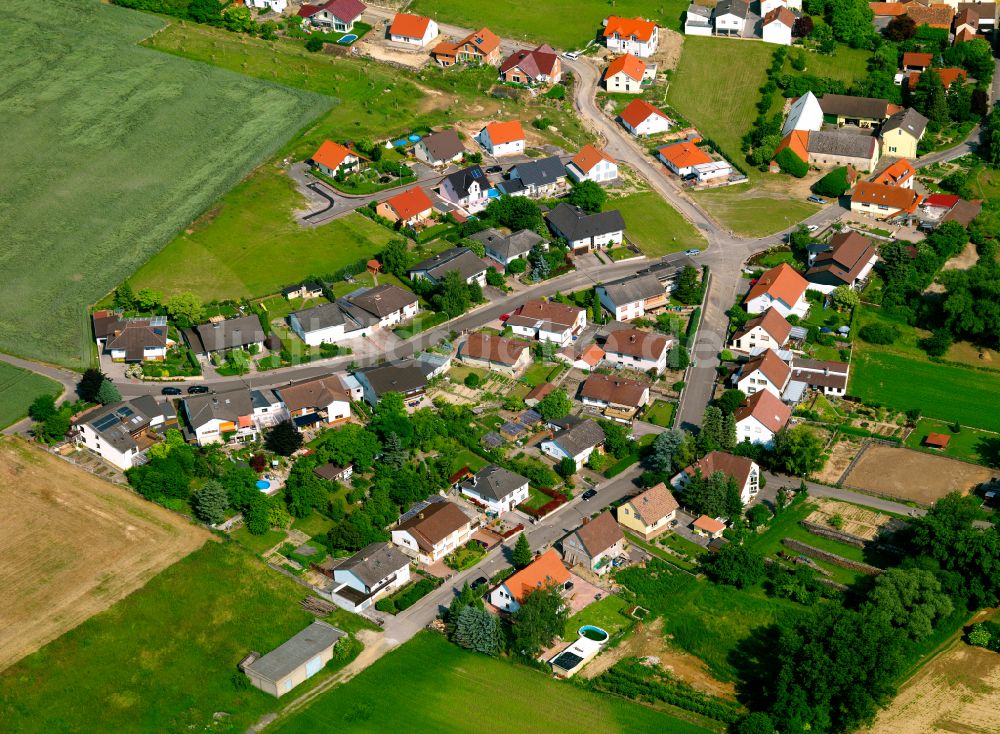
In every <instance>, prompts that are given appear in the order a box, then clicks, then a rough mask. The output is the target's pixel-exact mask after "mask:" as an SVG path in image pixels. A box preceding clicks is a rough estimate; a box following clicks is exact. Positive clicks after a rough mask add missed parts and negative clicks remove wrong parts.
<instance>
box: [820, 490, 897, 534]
mask: <svg viewBox="0 0 1000 734" xmlns="http://www.w3.org/2000/svg"><path fill="white" fill-rule="evenodd" d="M835 515H840V517H841V518H843V520H844V524H843V526H842V527H841V528H840V532H842V533H847V534H848V535H853V536H855V537H856V538H861V539H862V540H874V539H875V536H877V535H878V533H879V531H880V530H881V529H882V528H884V527H885V526H886V525H889V524H890V523H891V522H892V521H893V520H894V519H895V518H893V517H892V516H890V515H886V514H884V513H882V512H875V511H874V510H868V509H865V508H864V507H858V506H857V505H852V504H848V503H847V502H840V501H838V500H829V499H822V500H820V501H819V504H818V506H817V507H816V509H815V510H813V511H812V512H811V513H809V516H808V517H807V518H806V522H811V523H815V524H816V525H823V526H824V527H829V526H830V523H829V520H830V518H832V517H834V516H835Z"/></svg>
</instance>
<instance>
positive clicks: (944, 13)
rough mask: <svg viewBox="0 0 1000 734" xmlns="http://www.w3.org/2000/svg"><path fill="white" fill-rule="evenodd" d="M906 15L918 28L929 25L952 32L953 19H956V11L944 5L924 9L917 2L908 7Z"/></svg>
mask: <svg viewBox="0 0 1000 734" xmlns="http://www.w3.org/2000/svg"><path fill="white" fill-rule="evenodd" d="M906 14H907V15H908V16H910V18H911V19H912V20H913V22H914V23H916V24H917V25H918V26H920V25H928V26H930V27H931V28H945V29H948V30H950V29H951V19H952V17H954V15H955V11H954V10H952V9H951V8H950V7H948V6H947V5H943V4H935V5H931V6H930V7H924V6H923V5H920V4H919V3H917V2H911V3H909V4H908V5H907V6H906Z"/></svg>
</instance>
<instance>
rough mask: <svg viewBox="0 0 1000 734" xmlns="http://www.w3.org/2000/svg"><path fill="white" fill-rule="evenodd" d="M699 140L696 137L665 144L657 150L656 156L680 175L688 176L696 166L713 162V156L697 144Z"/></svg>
mask: <svg viewBox="0 0 1000 734" xmlns="http://www.w3.org/2000/svg"><path fill="white" fill-rule="evenodd" d="M699 140H700V138H696V139H694V140H685V141H683V142H680V143H672V144H670V145H665V146H663V147H662V148H660V149H658V150H657V151H656V157H657V158H659V159H660V160H661V161H663V164H664V165H665V166H666V167H667V168H669V169H670V170H671V171H673V172H674V173H676V174H677V175H678V176H687V175H688V174H690V173H694V167H695V166H700V165H703V164H705V163H711V162H712V159H711V157H710V156H709V155H708V154H707V153H705V151H703V150H702V149H701V148H699V147H698V146H697V145H696V144H695V143H697V142H698V141H699Z"/></svg>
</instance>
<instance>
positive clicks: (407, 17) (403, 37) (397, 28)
mask: <svg viewBox="0 0 1000 734" xmlns="http://www.w3.org/2000/svg"><path fill="white" fill-rule="evenodd" d="M437 37H438V24H437V23H436V22H435V21H433V20H431V19H430V18H425V17H424V16H422V15H412V14H410V13H396V15H395V16H394V17H393V19H392V25H391V26H389V40H390V41H394V42H396V43H405V44H406V45H408V46H416V47H417V48H423V47H424V46H426V45H427V44H428V43H430V42H431V41H433V40H434V39H435V38H437Z"/></svg>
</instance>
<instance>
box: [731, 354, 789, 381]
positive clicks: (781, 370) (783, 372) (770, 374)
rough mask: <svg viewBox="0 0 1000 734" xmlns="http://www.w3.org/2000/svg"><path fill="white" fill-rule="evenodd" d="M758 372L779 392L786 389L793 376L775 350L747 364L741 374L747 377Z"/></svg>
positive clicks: (759, 355)
mask: <svg viewBox="0 0 1000 734" xmlns="http://www.w3.org/2000/svg"><path fill="white" fill-rule="evenodd" d="M757 370H760V372H761V374H762V375H764V377H766V378H767V379H768V380H770V381H771V383H772V384H773V385H775V386H776V387H777V388H778V389H779V390H780V389H782V388H784V386H785V383H786V382H788V377H789V375H791V374H792V368H791V367H789V366H788V364H787V363H785V361H784V360H783V359H782V358H781V357H779V356H778V353H777V352H775V351H774V350H773V349H768V350H766V351H764V352H762V353H761V354H758V355H757V356H756V357H754V358H753V359H751V360H750V361H749V362H747V363H746V365H745V366H744V367H743V372H741V373H740V374H741V375H742V376H744V377H745V376H747V375H749V374H752V373H753V372H756V371H757Z"/></svg>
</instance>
